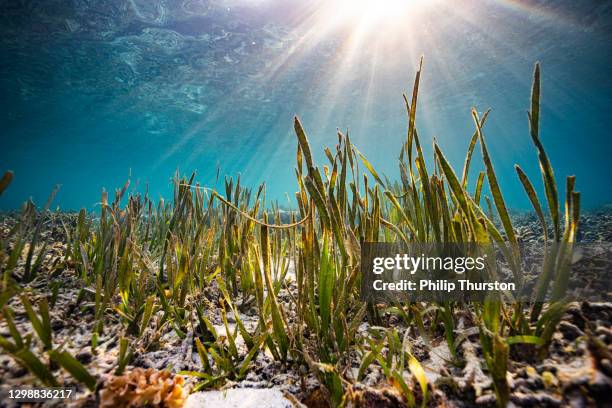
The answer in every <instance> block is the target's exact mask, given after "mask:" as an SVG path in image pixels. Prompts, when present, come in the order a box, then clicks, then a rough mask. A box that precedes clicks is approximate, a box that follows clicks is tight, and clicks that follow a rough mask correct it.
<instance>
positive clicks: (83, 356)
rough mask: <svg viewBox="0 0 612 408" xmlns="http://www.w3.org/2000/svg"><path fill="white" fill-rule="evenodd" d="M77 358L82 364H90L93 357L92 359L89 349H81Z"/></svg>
mask: <svg viewBox="0 0 612 408" xmlns="http://www.w3.org/2000/svg"><path fill="white" fill-rule="evenodd" d="M74 357H75V358H76V359H77V360H79V362H80V363H81V364H89V363H91V359H92V355H91V353H90V352H89V351H87V350H83V351H80V352H79V353H77V355H76V356H74Z"/></svg>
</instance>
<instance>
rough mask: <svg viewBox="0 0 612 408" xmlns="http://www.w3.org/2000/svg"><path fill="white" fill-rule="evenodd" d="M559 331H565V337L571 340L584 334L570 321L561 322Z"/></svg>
mask: <svg viewBox="0 0 612 408" xmlns="http://www.w3.org/2000/svg"><path fill="white" fill-rule="evenodd" d="M559 331H560V332H561V333H563V337H565V338H566V339H568V340H570V341H573V340H576V339H577V338H578V337H580V336H582V335H584V333H583V332H582V330H580V329H579V328H578V327H576V326H575V325H573V324H572V323H569V322H561V323H559Z"/></svg>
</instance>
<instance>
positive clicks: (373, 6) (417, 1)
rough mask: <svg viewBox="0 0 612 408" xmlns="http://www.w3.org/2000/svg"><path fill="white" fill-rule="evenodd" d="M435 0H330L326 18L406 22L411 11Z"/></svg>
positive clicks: (350, 21) (357, 22)
mask: <svg viewBox="0 0 612 408" xmlns="http://www.w3.org/2000/svg"><path fill="white" fill-rule="evenodd" d="M434 1H435V0H330V1H329V2H328V8H327V10H326V12H327V13H328V18H329V19H330V20H331V21H334V22H335V23H337V24H347V23H348V24H353V25H364V26H372V25H377V26H380V25H387V24H391V25H394V24H398V23H401V22H406V18H407V17H409V15H410V14H411V13H414V12H416V11H418V9H422V8H423V7H425V6H427V5H428V4H431V3H433V2H434Z"/></svg>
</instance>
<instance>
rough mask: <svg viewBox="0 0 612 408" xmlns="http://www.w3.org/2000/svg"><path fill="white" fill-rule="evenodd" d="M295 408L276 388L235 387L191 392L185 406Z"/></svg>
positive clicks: (193, 407)
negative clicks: (223, 389)
mask: <svg viewBox="0 0 612 408" xmlns="http://www.w3.org/2000/svg"><path fill="white" fill-rule="evenodd" d="M262 407H266V408H294V407H295V401H289V400H288V399H287V398H286V397H285V396H284V395H283V393H282V392H281V391H279V390H278V389H275V388H266V389H251V388H233V389H229V390H225V391H205V392H196V393H193V394H191V395H190V396H189V397H188V398H187V401H186V402H185V406H184V408H262Z"/></svg>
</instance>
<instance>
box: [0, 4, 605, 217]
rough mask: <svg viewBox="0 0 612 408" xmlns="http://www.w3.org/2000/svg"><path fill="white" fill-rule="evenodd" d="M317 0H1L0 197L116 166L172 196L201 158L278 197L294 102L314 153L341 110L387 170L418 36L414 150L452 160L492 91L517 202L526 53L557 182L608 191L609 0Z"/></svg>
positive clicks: (326, 142) (288, 161) (72, 189)
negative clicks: (356, 2) (393, 15)
mask: <svg viewBox="0 0 612 408" xmlns="http://www.w3.org/2000/svg"><path fill="white" fill-rule="evenodd" d="M333 1H334V0H326V1H308V0H210V1H208V0H176V1H175V0H129V1H124V0H100V1H95V0H91V1H85V0H70V1H69V0H49V1H25V0H22V1H15V0H8V1H6V0H5V1H0V10H1V12H0V124H1V126H0V132H1V133H0V141H1V143H0V170H2V171H4V170H7V169H10V170H13V171H14V173H15V178H14V180H13V183H12V184H11V186H10V188H9V189H8V190H7V191H6V192H5V194H4V195H3V196H2V197H0V208H2V209H10V208H15V207H18V206H19V205H20V204H21V203H22V202H23V201H24V200H26V199H28V198H29V197H32V198H33V199H34V200H35V202H36V203H38V204H42V203H44V201H45V199H46V197H47V195H48V194H49V192H50V191H51V190H52V188H53V186H54V185H55V184H58V183H59V184H61V185H62V187H61V190H60V192H59V193H58V195H57V198H56V200H55V205H57V206H60V207H61V208H62V209H66V210H71V209H78V208H80V207H85V208H87V209H88V210H95V209H96V203H97V202H99V201H100V193H101V191H102V189H103V188H105V189H107V190H110V191H113V190H114V189H115V188H118V187H120V186H122V185H123V184H124V182H125V181H126V179H127V178H128V177H130V178H131V180H132V186H135V187H133V188H136V189H138V190H140V191H144V190H145V189H146V188H148V190H149V193H150V195H151V196H152V197H153V198H157V197H160V196H165V197H170V196H171V178H172V176H173V174H174V172H175V171H176V170H177V169H178V170H179V171H180V172H182V173H185V174H188V173H191V172H192V171H197V172H198V175H197V179H198V180H199V181H200V182H202V183H205V184H209V185H211V186H214V183H215V176H216V174H217V170H219V174H220V175H221V177H223V176H224V175H233V176H236V175H237V174H241V177H242V182H243V183H244V184H247V185H250V186H254V187H255V186H257V185H258V184H259V183H261V182H263V181H266V183H267V192H268V197H272V198H275V199H278V200H279V201H280V202H281V203H287V199H286V198H285V197H286V195H285V193H288V195H289V196H290V197H292V196H293V192H294V191H296V188H297V186H296V182H295V175H294V172H293V167H294V165H295V148H296V140H295V137H294V135H293V126H292V118H293V116H294V115H298V116H299V117H300V118H301V119H302V122H303V123H304V126H305V128H306V130H307V132H308V134H309V138H310V141H311V144H312V147H313V151H314V152H315V158H316V160H317V161H318V163H320V164H323V163H324V162H325V160H326V159H325V157H324V154H323V148H324V146H330V147H333V146H334V144H335V143H336V129H337V128H341V129H347V128H348V129H349V132H350V135H351V138H352V141H353V142H354V144H355V145H356V146H357V147H358V148H359V149H360V151H361V152H363V153H364V154H365V155H366V156H367V157H368V159H369V160H370V161H371V162H372V163H373V164H374V166H375V167H376V168H377V169H378V170H379V172H381V173H385V174H386V175H388V176H389V177H390V178H394V177H396V176H397V156H398V152H399V148H400V145H401V143H402V141H403V140H404V139H405V137H406V115H405V109H404V103H403V100H402V92H410V90H411V86H412V81H413V79H414V75H415V72H416V69H417V67H418V63H419V58H420V56H421V55H423V56H424V69H423V79H422V84H421V88H420V99H419V108H418V113H417V126H418V128H419V132H420V136H421V138H422V142H423V144H424V150H425V153H426V155H428V156H429V157H430V156H431V151H432V149H431V145H432V141H433V138H434V137H435V139H436V140H437V141H438V143H439V144H440V145H441V147H442V148H443V149H444V151H445V153H446V155H447V157H449V158H450V160H451V161H452V163H453V164H454V165H455V166H456V169H457V170H458V171H459V170H460V168H461V166H462V163H463V158H464V156H465V151H466V149H467V145H468V142H469V138H470V136H471V134H472V133H473V130H474V124H473V121H472V118H471V116H470V108H471V107H472V106H475V107H476V108H477V109H478V110H479V111H480V112H483V111H484V110H486V109H488V108H491V109H492V111H491V115H490V118H489V120H488V122H487V124H486V126H485V136H486V138H487V140H488V143H489V148H490V152H491V155H492V156H493V159H494V163H495V166H496V170H497V172H498V176H499V181H500V184H501V185H502V188H503V190H504V194H505V198H506V200H507V201H508V203H509V205H510V206H511V207H513V208H516V209H527V208H529V202H528V200H527V198H526V197H525V195H524V193H523V191H522V188H521V186H520V183H519V182H518V180H517V178H516V174H515V172H514V168H513V165H514V164H515V163H518V164H520V165H521V167H523V169H524V170H525V171H526V172H527V174H528V175H529V176H531V177H532V178H533V180H534V182H536V184H538V185H539V184H540V183H539V170H538V166H537V156H536V152H535V150H534V148H533V146H532V145H531V142H530V138H529V134H528V126H527V115H526V110H527V109H528V106H529V97H530V84H531V77H532V72H533V67H534V63H535V62H536V61H540V62H541V64H542V80H543V90H542V97H543V105H542V126H541V134H542V140H543V143H544V145H545V147H546V148H547V151H548V153H549V155H550V158H551V161H552V164H553V166H554V168H555V172H556V177H557V181H558V183H559V184H560V185H561V186H563V185H564V178H565V176H566V175H570V174H575V175H576V176H577V188H578V190H580V191H581V192H582V195H583V196H582V199H583V205H584V206H586V207H596V206H600V205H604V204H608V203H611V202H612V189H611V188H610V181H611V180H612V177H611V176H612V170H611V169H612V167H611V166H610V161H611V160H612V143H611V142H610V137H611V134H610V129H612V75H611V72H612V69H611V68H610V67H611V66H612V2H609V1H580V2H575V1H570V0H556V1H536V0H529V1H528V0H512V1H511V0H479V1H476V0H432V1H426V0H418V1H417V0H405V1H407V2H411V1H412V2H414V3H415V4H414V5H413V6H411V7H412V8H411V10H410V14H411V16H410V17H409V18H405V20H403V21H401V23H400V24H398V22H397V21H394V22H393V25H394V27H393V28H392V29H391V28H390V26H391V23H388V22H387V21H385V20H384V18H383V17H381V18H379V19H377V20H376V21H374V22H370V23H369V24H368V25H367V26H366V25H364V24H362V23H363V19H364V18H365V17H367V16H364V15H361V16H349V17H347V18H345V19H343V18H344V17H346V16H345V15H344V14H346V15H348V14H350V12H349V10H348V9H346V8H333V7H332V8H331V10H335V12H336V13H338V15H333V13H332V12H330V11H329V10H330V8H329V2H333ZM339 1H342V0H339ZM360 1H361V3H363V1H367V0H360ZM396 2H397V1H396ZM379 3H380V2H379ZM382 3H384V1H382ZM368 7H369V6H368ZM372 7H373V6H372ZM326 10H327V11H326ZM371 11H372V10H371V9H367V12H371ZM330 13H331V14H330ZM364 14H367V13H364ZM385 18H386V17H385ZM336 21H339V22H338V23H337V24H332V22H336ZM475 157H479V154H477V155H475ZM476 161H478V160H476ZM474 170H477V167H475V168H474ZM219 186H221V184H219ZM288 205H290V203H289V204H288Z"/></svg>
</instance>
